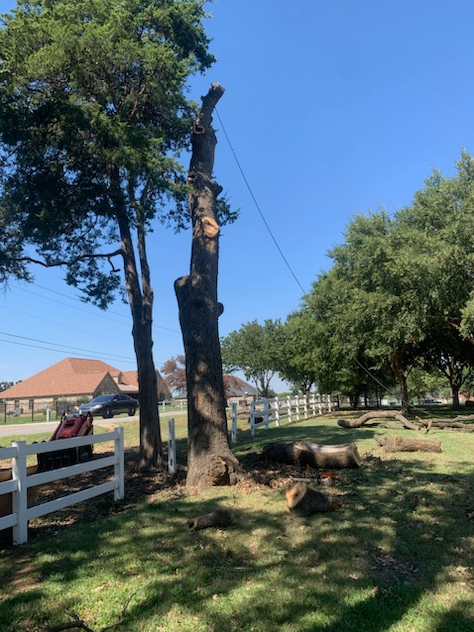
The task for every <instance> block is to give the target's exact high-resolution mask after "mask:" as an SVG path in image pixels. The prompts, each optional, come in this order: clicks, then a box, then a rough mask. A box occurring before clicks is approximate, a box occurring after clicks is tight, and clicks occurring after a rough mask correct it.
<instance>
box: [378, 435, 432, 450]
mask: <svg viewBox="0 0 474 632" xmlns="http://www.w3.org/2000/svg"><path fill="white" fill-rule="evenodd" d="M374 439H375V440H376V441H377V443H378V444H379V445H380V446H382V448H383V449H384V450H385V451H386V452H441V442H439V441H427V440H426V439H403V438H402V437H392V436H390V435H386V436H382V435H379V434H376V435H374Z"/></svg>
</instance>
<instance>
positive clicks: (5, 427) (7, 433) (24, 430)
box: [0, 410, 186, 447]
mask: <svg viewBox="0 0 474 632" xmlns="http://www.w3.org/2000/svg"><path fill="white" fill-rule="evenodd" d="M185 414H186V410H182V411H181V410H173V411H167V412H160V418H161V419H163V418H165V417H179V416H180V415H185ZM136 419H138V415H135V416H134V417H113V418H111V419H104V420H103V419H102V417H101V418H100V419H98V418H96V419H95V422H96V423H97V425H98V426H100V425H102V424H101V422H103V423H107V424H110V423H114V421H120V422H121V423H123V422H127V421H133V420H136ZM58 423H59V421H38V422H36V423H30V424H2V423H0V439H3V438H4V437H11V436H15V435H20V434H21V435H30V434H38V433H40V432H51V434H53V432H54V430H55V428H56V426H57V425H58ZM4 444H5V442H4ZM9 446H10V444H8V447H9ZM3 447H7V446H6V445H3Z"/></svg>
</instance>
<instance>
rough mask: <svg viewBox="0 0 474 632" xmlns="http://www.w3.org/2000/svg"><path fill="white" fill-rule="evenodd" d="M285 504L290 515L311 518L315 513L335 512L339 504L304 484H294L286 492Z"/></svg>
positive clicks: (332, 498)
mask: <svg viewBox="0 0 474 632" xmlns="http://www.w3.org/2000/svg"><path fill="white" fill-rule="evenodd" d="M286 504H287V505H288V509H289V510H290V512H291V513H292V514H295V515H297V516H311V515H312V514H315V513H323V512H327V511H335V510H336V509H337V508H338V506H339V504H340V503H339V502H338V500H337V499H336V498H334V497H331V496H328V495H326V494H322V493H321V492H317V491H316V490H314V489H311V487H309V486H308V485H307V484H306V483H296V485H293V486H292V487H290V489H288V490H287V492H286Z"/></svg>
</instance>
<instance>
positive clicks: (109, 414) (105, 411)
mask: <svg viewBox="0 0 474 632" xmlns="http://www.w3.org/2000/svg"><path fill="white" fill-rule="evenodd" d="M104 413H105V418H107V419H109V418H110V417H113V416H114V415H113V413H112V409H111V408H110V406H107V408H106V409H105V410H104ZM105 418H104V419H105Z"/></svg>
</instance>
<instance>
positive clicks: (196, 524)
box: [188, 509, 233, 531]
mask: <svg viewBox="0 0 474 632" xmlns="http://www.w3.org/2000/svg"><path fill="white" fill-rule="evenodd" d="M232 521H233V516H232V513H231V512H230V511H228V510H227V509H216V511H211V513H207V514H203V515H202V516H196V518H189V519H188V528H189V529H190V530H191V531H200V530H201V529H208V528H209V527H217V528H220V529H222V528H224V527H228V526H229V525H230V524H231V523H232Z"/></svg>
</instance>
